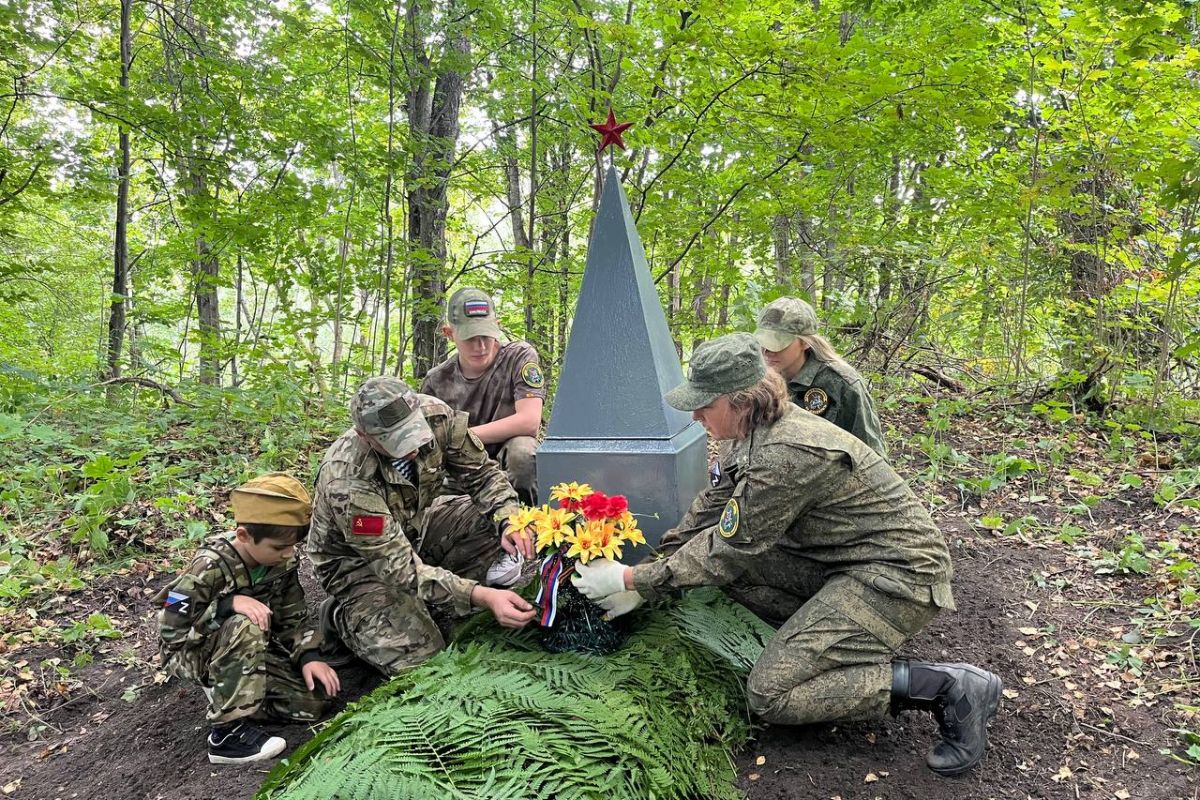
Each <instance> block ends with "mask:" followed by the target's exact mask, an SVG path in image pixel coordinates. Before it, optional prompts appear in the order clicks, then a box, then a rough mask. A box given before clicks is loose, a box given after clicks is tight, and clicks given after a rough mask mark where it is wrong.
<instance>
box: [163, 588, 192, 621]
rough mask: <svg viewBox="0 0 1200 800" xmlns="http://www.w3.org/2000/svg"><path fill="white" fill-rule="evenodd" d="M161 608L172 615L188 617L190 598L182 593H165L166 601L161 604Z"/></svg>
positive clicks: (190, 610)
mask: <svg viewBox="0 0 1200 800" xmlns="http://www.w3.org/2000/svg"><path fill="white" fill-rule="evenodd" d="M163 608H165V609H166V610H167V611H170V612H171V613H172V614H178V615H179V616H181V617H190V616H191V615H192V598H190V597H188V596H187V595H186V594H183V593H182V592H167V599H166V602H164V603H163Z"/></svg>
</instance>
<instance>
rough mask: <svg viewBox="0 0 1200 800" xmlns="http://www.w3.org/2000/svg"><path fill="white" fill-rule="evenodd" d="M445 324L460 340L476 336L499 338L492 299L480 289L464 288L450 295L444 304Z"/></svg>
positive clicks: (498, 327) (498, 328)
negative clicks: (448, 300) (452, 329)
mask: <svg viewBox="0 0 1200 800" xmlns="http://www.w3.org/2000/svg"><path fill="white" fill-rule="evenodd" d="M446 322H447V323H449V325H450V327H451V328H454V334H455V336H457V337H458V338H460V339H471V338H474V337H476V336H490V337H492V338H493V339H499V338H500V326H499V325H497V324H496V307H495V305H493V304H492V298H491V297H489V296H488V293H487V292H485V291H483V290H482V289H475V288H473V287H470V286H466V287H464V288H462V289H459V290H458V291H457V292H455V293H454V294H452V295H450V302H449V303H447V304H446Z"/></svg>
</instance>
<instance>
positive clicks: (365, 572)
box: [306, 377, 534, 675]
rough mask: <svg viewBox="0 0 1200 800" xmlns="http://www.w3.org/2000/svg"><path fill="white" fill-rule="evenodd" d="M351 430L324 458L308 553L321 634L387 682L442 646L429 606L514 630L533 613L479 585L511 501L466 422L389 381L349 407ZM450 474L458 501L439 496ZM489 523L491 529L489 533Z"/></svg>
mask: <svg viewBox="0 0 1200 800" xmlns="http://www.w3.org/2000/svg"><path fill="white" fill-rule="evenodd" d="M350 416H351V419H352V420H353V422H354V427H352V428H351V429H350V430H348V431H346V432H345V433H344V434H342V436H341V437H340V438H338V439H337V440H336V441H335V442H334V443H333V444H332V445H330V447H329V450H328V451H327V452H326V453H325V458H324V459H323V460H322V461H321V467H320V470H319V471H318V473H317V486H316V497H315V500H314V501H313V525H312V535H311V536H310V537H309V541H308V544H307V546H306V549H307V551H308V556H309V559H310V560H311V561H312V563H313V568H314V570H315V572H316V574H317V578H318V579H319V580H320V581H321V585H322V586H324V587H325V591H326V592H328V593H329V595H330V600H328V601H326V602H325V603H324V604H323V605H322V607H321V619H322V627H323V629H324V630H323V633H324V634H325V636H326V638H327V639H328V638H334V637H336V638H337V639H340V640H341V641H342V642H344V643H345V644H346V645H347V646H348V647H349V648H350V650H351V651H353V653H354V654H355V655H357V656H358V657H359V658H361V659H362V660H363V661H366V662H367V663H368V664H370V665H371V666H373V667H375V668H376V669H378V670H379V671H380V672H383V673H384V674H385V675H395V674H396V673H397V672H399V671H400V670H402V669H403V668H405V667H408V666H412V665H413V664H419V663H420V662H422V661H424V660H425V659H426V658H428V657H429V656H431V655H433V654H434V653H436V652H438V651H439V650H441V649H442V648H443V647H444V646H445V641H444V640H443V638H442V634H441V632H440V631H439V630H438V627H437V625H436V624H435V623H434V621H433V618H432V617H431V616H430V614H429V609H428V606H431V605H433V606H441V607H443V608H446V609H448V610H449V611H450V612H451V613H453V614H454V615H456V616H465V615H466V614H468V613H470V611H471V609H472V608H473V607H474V608H487V609H488V610H489V611H491V612H492V614H493V615H494V616H495V617H496V620H497V621H498V622H499V623H500V624H501V625H504V626H507V627H513V628H520V627H523V626H524V625H525V623H527V622H528V621H529V620H531V619H532V618H533V615H534V611H533V607H532V606H530V605H529V604H528V603H527V602H525V601H524V600H523V599H522V598H521V597H520V596H519V595H517V594H515V593H514V592H510V591H506V590H500V589H495V588H489V587H485V586H482V585H480V584H479V582H478V581H479V580H481V579H482V578H483V576H484V574H485V572H486V570H487V569H488V566H489V565H490V564H492V563H493V562H494V561H495V560H496V558H497V556H498V555H499V554H500V551H501V548H502V547H503V548H505V549H515V545H514V544H513V539H514V537H515V538H518V539H519V538H521V536H522V535H526V533H525V532H524V531H509V530H508V523H507V521H506V520H507V517H508V515H509V514H510V513H511V512H513V511H515V510H516V509H517V508H518V502H517V493H516V492H515V491H514V490H513V488H512V486H510V485H509V483H508V481H507V480H506V479H505V477H504V473H503V472H501V471H500V469H499V467H497V466H496V462H495V461H493V460H492V459H490V458H488V455H487V453H486V452H485V451H484V449H483V443H482V442H480V441H479V437H478V436H476V435H475V434H474V433H472V432H471V430H470V429H468V427H467V415H466V414H463V413H461V412H456V411H455V410H454V409H452V408H450V407H449V406H448V405H446V404H445V403H443V402H442V401H441V400H438V399H437V398H436V397H430V396H428V395H423V394H418V393H417V392H414V391H413V390H412V389H410V388H408V386H407V385H406V384H405V383H404V382H403V381H401V380H400V379H398V378H387V377H380V378H371V379H369V380H368V381H367V382H366V383H364V384H363V385H362V387H361V388H360V389H359V390H358V392H357V393H355V395H354V398H353V399H352V400H351V402H350ZM447 477H451V478H453V479H454V480H455V481H456V482H457V484H458V485H459V486H461V487H462V488H463V490H464V491H465V492H466V495H445V494H443V488H444V484H445V481H446V478H447ZM497 520H501V521H500V522H499V530H498V529H497V522H496V521H497Z"/></svg>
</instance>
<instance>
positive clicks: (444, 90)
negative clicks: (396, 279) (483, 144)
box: [405, 2, 470, 378]
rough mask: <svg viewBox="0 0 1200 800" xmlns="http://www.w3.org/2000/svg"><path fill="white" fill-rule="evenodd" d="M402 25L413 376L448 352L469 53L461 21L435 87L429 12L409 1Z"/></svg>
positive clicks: (453, 13) (452, 15) (452, 11)
mask: <svg viewBox="0 0 1200 800" xmlns="http://www.w3.org/2000/svg"><path fill="white" fill-rule="evenodd" d="M459 11H460V9H458V8H457V7H456V5H455V4H453V3H452V4H451V7H450V8H449V9H448V10H447V13H446V18H447V19H456V18H457V17H458V16H459ZM407 13H408V26H407V29H406V31H405V36H406V40H407V43H408V46H409V51H410V56H411V63H412V64H414V65H415V68H414V69H415V70H416V71H417V72H416V74H414V75H413V76H412V78H413V80H412V84H411V85H412V87H413V88H412V89H411V90H410V91H409V93H408V109H409V126H410V128H411V130H412V134H413V141H414V143H415V145H416V147H415V150H414V152H413V156H412V174H411V176H410V180H409V183H408V209H409V211H408V218H409V226H408V239H409V241H410V242H411V243H412V245H413V248H412V250H413V258H414V269H413V279H414V282H415V291H414V293H413V295H414V296H413V300H412V368H413V375H414V376H415V377H418V378H420V377H424V375H425V373H426V372H428V371H429V370H430V368H432V367H433V366H435V365H436V364H438V363H439V362H440V361H441V360H442V358H443V357H444V355H445V352H446V350H445V339H444V337H442V336H441V335H440V330H439V329H440V327H441V317H442V308H443V306H444V302H445V300H444V297H443V295H444V294H445V292H446V282H445V276H444V275H443V267H444V264H445V260H446V214H447V212H448V210H449V196H448V185H449V178H450V167H451V165H452V164H453V161H454V149H455V146H456V144H457V142H458V132H459V125H458V114H459V108H460V106H461V105H462V95H463V85H464V83H465V78H466V76H465V74H464V70H465V69H466V68H467V66H468V63H467V60H468V57H469V55H470V43H469V41H468V39H467V35H466V30H465V28H464V24H465V23H464V22H462V21H459V22H457V23H454V24H453V27H452V28H451V29H450V30H449V31H448V32H447V41H446V48H445V53H444V59H443V63H442V64H441V65H440V66H439V69H438V74H437V77H436V80H435V81H434V85H433V91H432V93H431V92H430V87H429V83H430V79H431V78H432V77H433V76H432V70H431V69H430V61H429V55H428V53H427V52H426V50H425V25H424V24H423V23H424V19H425V16H426V13H427V12H424V11H423V10H422V9H421V5H420V3H419V2H413V3H412V4H411V5H409V7H408V12H407Z"/></svg>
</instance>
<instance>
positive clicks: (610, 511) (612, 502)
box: [604, 494, 629, 519]
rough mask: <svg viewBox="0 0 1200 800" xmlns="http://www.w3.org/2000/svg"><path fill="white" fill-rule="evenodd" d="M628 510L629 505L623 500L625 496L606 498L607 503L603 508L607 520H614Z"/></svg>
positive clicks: (618, 495)
mask: <svg viewBox="0 0 1200 800" xmlns="http://www.w3.org/2000/svg"><path fill="white" fill-rule="evenodd" d="M628 510H629V503H628V502H627V501H626V500H625V495H623V494H614V495H613V496H612V497H610V498H608V503H607V505H606V506H605V510H604V511H605V516H607V517H608V518H609V519H616V518H617V517H619V516H621V515H622V514H624V513H625V512H626V511H628Z"/></svg>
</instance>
